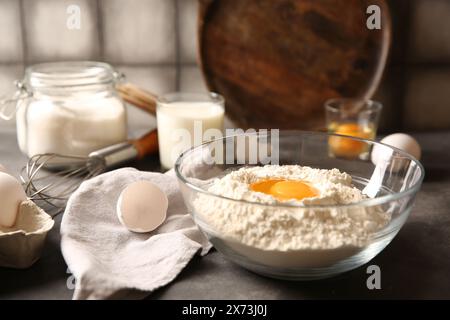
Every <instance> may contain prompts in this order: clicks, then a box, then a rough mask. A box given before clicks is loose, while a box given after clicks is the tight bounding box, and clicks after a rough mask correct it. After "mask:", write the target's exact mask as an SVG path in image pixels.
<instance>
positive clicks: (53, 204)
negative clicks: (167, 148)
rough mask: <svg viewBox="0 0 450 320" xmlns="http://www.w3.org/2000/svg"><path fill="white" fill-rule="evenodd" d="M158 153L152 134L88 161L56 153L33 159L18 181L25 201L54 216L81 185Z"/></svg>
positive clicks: (155, 133)
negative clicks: (45, 207)
mask: <svg viewBox="0 0 450 320" xmlns="http://www.w3.org/2000/svg"><path fill="white" fill-rule="evenodd" d="M157 151H158V139H157V132H156V130H153V131H151V132H149V133H147V134H146V135H145V136H143V137H141V138H139V139H137V140H130V141H128V142H123V143H119V144H116V145H112V146H109V147H106V148H104V149H101V150H98V151H94V152H92V153H90V154H89V156H88V157H77V156H66V155H60V154H55V153H47V154H38V155H35V156H33V157H31V158H30V159H29V161H28V163H27V164H26V166H24V167H23V168H22V171H21V174H20V178H21V180H22V183H23V185H24V188H25V192H26V194H27V196H28V198H29V199H31V200H33V201H35V202H41V203H42V205H43V206H47V207H49V208H50V209H53V210H52V211H55V213H54V215H57V214H58V213H60V212H62V211H63V210H64V207H65V205H66V202H67V200H68V198H69V197H70V195H71V194H72V193H73V192H74V191H75V190H76V189H77V188H78V187H79V186H80V184H81V183H82V182H83V181H85V180H87V179H90V178H92V177H94V176H96V175H98V174H100V173H102V172H104V171H105V170H106V169H110V168H113V167H117V166H119V165H120V164H123V163H124V162H127V161H129V160H132V159H140V158H143V157H144V156H146V155H148V154H153V153H156V152H157Z"/></svg>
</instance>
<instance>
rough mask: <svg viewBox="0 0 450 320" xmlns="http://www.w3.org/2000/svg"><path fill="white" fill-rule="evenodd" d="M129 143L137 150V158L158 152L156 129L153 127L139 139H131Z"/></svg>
mask: <svg viewBox="0 0 450 320" xmlns="http://www.w3.org/2000/svg"><path fill="white" fill-rule="evenodd" d="M131 143H132V144H133V145H134V147H135V148H136V150H137V152H138V156H137V158H138V159H142V158H144V157H145V156H147V155H150V154H155V153H157V152H158V133H157V130H156V129H154V130H152V131H150V132H149V133H147V134H146V135H144V136H143V137H141V138H139V139H136V140H131Z"/></svg>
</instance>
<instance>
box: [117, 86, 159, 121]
mask: <svg viewBox="0 0 450 320" xmlns="http://www.w3.org/2000/svg"><path fill="white" fill-rule="evenodd" d="M116 89H117V91H118V92H119V95H120V97H121V98H122V99H123V100H124V101H125V102H128V103H130V104H132V105H134V106H135V107H138V108H139V109H142V110H144V111H146V112H148V113H150V114H152V115H156V99H157V97H156V95H154V94H153V93H151V92H148V91H146V90H144V89H142V88H139V87H138V86H136V85H134V84H131V83H123V84H119V85H117V87H116Z"/></svg>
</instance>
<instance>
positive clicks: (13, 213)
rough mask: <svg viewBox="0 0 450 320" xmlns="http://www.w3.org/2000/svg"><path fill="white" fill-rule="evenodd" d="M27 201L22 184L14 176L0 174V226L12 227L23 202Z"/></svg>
mask: <svg viewBox="0 0 450 320" xmlns="http://www.w3.org/2000/svg"><path fill="white" fill-rule="evenodd" d="M25 200H27V196H26V194H25V191H24V190H23V188H22V185H21V184H20V182H19V181H18V180H17V179H16V178H14V177H13V176H11V175H9V174H7V173H4V172H0V225H1V226H4V227H12V226H13V225H14V224H15V222H16V218H17V214H18V212H19V206H20V203H21V202H22V201H25Z"/></svg>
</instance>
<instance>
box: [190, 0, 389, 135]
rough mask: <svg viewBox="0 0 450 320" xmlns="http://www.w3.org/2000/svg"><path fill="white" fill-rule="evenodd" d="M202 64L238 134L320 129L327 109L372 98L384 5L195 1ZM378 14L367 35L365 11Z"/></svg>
mask: <svg viewBox="0 0 450 320" xmlns="http://www.w3.org/2000/svg"><path fill="white" fill-rule="evenodd" d="M199 3H200V7H199V30H198V32H199V37H198V39H199V58H200V64H201V68H202V71H203V74H204V77H205V79H206V82H207V85H208V87H209V89H210V90H211V91H215V92H218V93H220V94H222V95H223V96H224V97H225V99H226V111H227V114H228V115H229V116H230V117H231V119H233V120H234V121H235V122H237V124H238V125H239V126H241V127H243V128H249V127H252V128H283V129H287V128H290V129H306V130H310V129H318V128H322V127H323V126H324V107H323V104H324V102H325V101H326V100H327V99H329V98H335V97H341V96H343V97H361V98H363V99H368V98H370V97H371V96H372V95H373V93H374V92H375V90H376V88H377V86H378V83H379V81H380V79H381V76H382V73H383V69H384V66H385V63H386V59H387V54H388V49H389V43H390V34H391V30H390V28H391V24H390V17H389V11H388V7H387V5H386V3H385V2H384V0H370V1H366V0H320V1H318V0H276V1H274V0H257V1H256V0H200V1H199ZM371 4H377V5H378V6H380V8H381V16H382V28H381V30H369V29H368V28H367V27H366V20H367V18H368V17H369V15H368V14H367V13H366V10H367V7H368V6H369V5H371Z"/></svg>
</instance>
